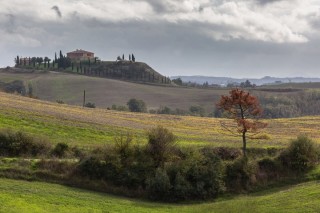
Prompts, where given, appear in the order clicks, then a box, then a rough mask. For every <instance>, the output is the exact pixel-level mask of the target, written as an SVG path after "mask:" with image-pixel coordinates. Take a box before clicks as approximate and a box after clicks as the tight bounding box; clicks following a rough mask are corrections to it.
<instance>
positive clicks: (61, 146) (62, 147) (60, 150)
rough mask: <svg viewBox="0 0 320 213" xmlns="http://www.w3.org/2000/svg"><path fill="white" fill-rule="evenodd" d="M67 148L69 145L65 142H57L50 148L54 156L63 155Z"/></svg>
mask: <svg viewBox="0 0 320 213" xmlns="http://www.w3.org/2000/svg"><path fill="white" fill-rule="evenodd" d="M68 150H69V146H68V144H66V143H58V144H57V145H56V146H55V147H54V149H53V150H52V155H54V156H56V157H60V158H61V157H64V156H65V155H66V153H67V151H68Z"/></svg>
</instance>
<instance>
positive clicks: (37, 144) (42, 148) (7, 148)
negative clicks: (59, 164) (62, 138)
mask: <svg viewBox="0 0 320 213" xmlns="http://www.w3.org/2000/svg"><path fill="white" fill-rule="evenodd" d="M50 148H51V145H50V144H49V143H47V142H46V141H44V140H41V139H35V138H33V137H31V136H29V135H27V134H25V133H23V132H12V131H10V130H2V131H1V132H0V154H1V155H6V156H23V155H27V156H39V155H46V154H47V153H48V152H49V150H50Z"/></svg>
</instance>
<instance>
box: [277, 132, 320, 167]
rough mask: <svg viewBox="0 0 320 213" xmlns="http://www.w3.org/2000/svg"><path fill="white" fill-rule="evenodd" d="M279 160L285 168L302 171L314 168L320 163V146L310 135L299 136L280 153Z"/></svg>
mask: <svg viewBox="0 0 320 213" xmlns="http://www.w3.org/2000/svg"><path fill="white" fill-rule="evenodd" d="M279 160H280V162H281V163H282V165H283V166H284V168H289V169H290V170H292V171H296V172H297V173H302V172H305V171H307V170H309V169H311V168H313V167H314V166H315V165H316V164H317V163H318V161H319V147H317V145H316V144H315V143H314V142H313V141H312V140H311V139H309V138H308V137H306V136H298V137H297V139H296V140H293V141H291V143H290V145H289V147H288V148H287V149H286V150H284V151H283V152H282V153H281V154H280V156H279Z"/></svg>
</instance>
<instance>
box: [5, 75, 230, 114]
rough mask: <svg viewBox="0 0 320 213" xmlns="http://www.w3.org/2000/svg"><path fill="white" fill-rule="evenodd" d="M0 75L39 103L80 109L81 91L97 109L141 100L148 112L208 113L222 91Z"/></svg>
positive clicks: (95, 79)
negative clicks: (192, 108) (194, 109)
mask: <svg viewBox="0 0 320 213" xmlns="http://www.w3.org/2000/svg"><path fill="white" fill-rule="evenodd" d="M27 71H28V72H25V71H24V70H22V71H21V72H19V71H14V70H11V71H5V70H3V71H0V79H1V81H6V82H10V81H13V80H22V81H24V82H25V84H26V85H28V84H31V85H32V87H33V94H34V95H35V96H37V97H38V98H39V99H42V100H47V101H53V102H55V101H56V100H62V101H63V102H65V103H67V104H72V105H80V106H81V105H82V100H83V90H86V94H87V101H88V102H93V103H95V104H96V106H97V107H100V108H107V107H111V106H112V105H113V104H116V105H126V103H127V101H128V100H129V99H131V98H137V99H142V100H144V101H145V102H146V104H147V106H148V108H149V109H155V108H159V107H161V106H168V107H170V108H172V109H175V108H179V109H184V110H188V109H189V107H190V106H194V105H200V106H202V107H203V108H205V110H206V111H208V112H212V111H213V108H214V105H215V102H216V101H217V100H218V98H219V97H220V95H221V94H224V93H226V92H227V91H226V90H208V89H194V88H180V87H170V86H160V85H150V84H142V83H132V82H127V81H120V80H115V79H108V78H99V77H91V76H83V75H77V74H67V73H60V72H48V71H46V72H40V71H35V72H31V73H30V71H29V70H27Z"/></svg>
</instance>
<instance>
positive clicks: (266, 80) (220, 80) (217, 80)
mask: <svg viewBox="0 0 320 213" xmlns="http://www.w3.org/2000/svg"><path fill="white" fill-rule="evenodd" d="M175 78H181V79H182V81H184V82H189V81H191V82H195V83H199V84H203V83H205V82H208V83H209V84H219V85H222V84H223V85H226V84H228V83H235V82H236V83H241V82H244V81H246V80H249V81H250V82H251V83H253V84H256V85H262V84H272V83H276V82H278V83H279V82H282V83H290V82H294V83H303V82H320V78H303V77H290V78H276V77H270V76H265V77H263V78H229V77H209V76H171V79H175Z"/></svg>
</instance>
